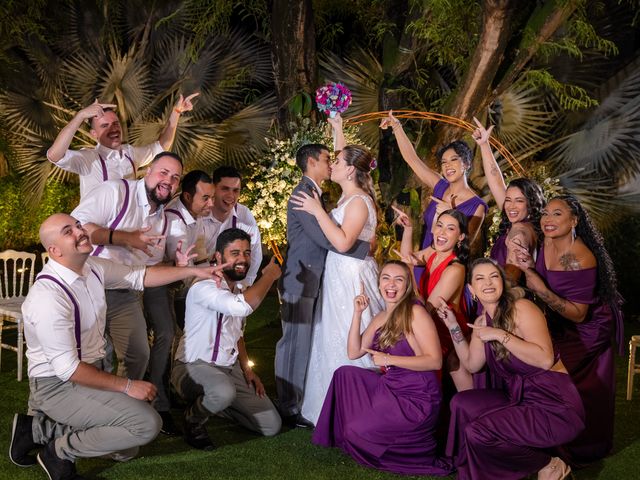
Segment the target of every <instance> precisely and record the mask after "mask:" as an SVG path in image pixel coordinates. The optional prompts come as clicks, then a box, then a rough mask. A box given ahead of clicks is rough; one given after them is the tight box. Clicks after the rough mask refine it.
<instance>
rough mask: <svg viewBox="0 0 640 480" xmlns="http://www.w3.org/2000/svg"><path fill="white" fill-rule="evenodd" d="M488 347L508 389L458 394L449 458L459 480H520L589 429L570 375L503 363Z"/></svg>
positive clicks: (514, 362)
mask: <svg viewBox="0 0 640 480" xmlns="http://www.w3.org/2000/svg"><path fill="white" fill-rule="evenodd" d="M487 320H488V324H489V325H491V319H490V318H488V319H487ZM484 347H485V355H486V358H487V368H488V369H489V371H490V372H491V373H492V375H495V376H496V377H499V378H501V379H502V380H503V381H504V383H505V385H506V389H504V390H494V389H486V390H467V391H464V392H460V393H458V394H456V396H455V397H454V398H453V400H452V402H451V422H450V424H449V437H448V441H447V451H446V453H447V455H449V456H452V457H453V458H454V461H455V466H456V468H457V469H458V477H457V478H458V479H459V480H463V479H480V478H500V479H513V480H516V479H520V478H523V477H526V476H528V475H531V474H534V473H535V472H537V471H539V470H540V469H541V468H543V467H544V466H545V465H547V464H548V463H549V461H550V460H551V454H550V453H549V449H550V448H553V447H556V446H559V445H562V444H564V443H566V442H568V441H571V440H572V439H573V438H575V437H576V435H578V434H579V432H580V431H581V430H582V429H583V428H584V421H583V419H584V410H583V408H582V402H581V400H580V396H579V394H578V392H577V390H576V388H575V386H574V385H573V383H572V381H571V378H570V377H569V375H567V374H565V373H560V372H552V371H548V370H543V369H540V368H537V367H534V366H531V365H528V364H526V363H524V362H522V361H521V360H520V359H518V358H517V357H515V356H514V355H510V356H509V357H508V358H507V359H504V360H502V361H500V360H497V359H496V358H495V355H494V353H493V350H492V348H491V346H490V343H486V344H485V346H484Z"/></svg>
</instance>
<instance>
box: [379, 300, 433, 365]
mask: <svg viewBox="0 0 640 480" xmlns="http://www.w3.org/2000/svg"><path fill="white" fill-rule="evenodd" d="M412 313H413V320H412V322H411V329H412V330H413V335H410V336H409V337H408V338H407V340H408V341H409V344H410V345H411V348H413V350H414V352H415V356H411V357H407V356H401V355H389V354H386V353H383V352H376V351H373V350H369V353H371V355H372V356H373V362H374V363H375V364H376V365H378V366H384V367H400V368H406V369H407V370H415V371H419V372H423V371H428V370H440V369H441V368H442V349H441V347H440V340H438V332H437V330H436V327H435V325H434V323H433V320H432V319H431V317H430V316H429V314H428V313H427V311H426V310H425V309H424V308H423V307H422V306H420V305H414V306H413V309H412Z"/></svg>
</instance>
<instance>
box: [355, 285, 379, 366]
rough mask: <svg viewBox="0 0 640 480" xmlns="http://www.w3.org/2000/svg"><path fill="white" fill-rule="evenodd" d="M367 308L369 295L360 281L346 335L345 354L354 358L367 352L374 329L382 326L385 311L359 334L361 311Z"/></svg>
mask: <svg viewBox="0 0 640 480" xmlns="http://www.w3.org/2000/svg"><path fill="white" fill-rule="evenodd" d="M367 308H369V297H368V296H367V294H366V293H365V291H364V283H363V282H360V293H359V294H358V295H357V296H356V297H355V298H354V299H353V316H352V317H351V326H350V327H349V333H348V336H347V356H348V357H349V359H350V360H355V359H357V358H360V357H362V356H363V355H364V354H365V353H367V349H369V348H371V345H372V344H373V337H374V335H375V333H376V330H377V329H378V328H380V327H381V326H382V323H383V322H384V317H385V315H386V312H383V313H380V314H378V315H376V316H375V317H374V318H373V320H372V321H371V323H370V324H369V326H367V328H366V329H365V331H364V332H362V334H360V324H361V320H362V312H364V311H365V310H366V309H367Z"/></svg>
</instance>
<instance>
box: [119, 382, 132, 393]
mask: <svg viewBox="0 0 640 480" xmlns="http://www.w3.org/2000/svg"><path fill="white" fill-rule="evenodd" d="M131 385H133V381H132V380H131V379H130V378H127V386H126V387H124V391H123V392H122V393H124V394H125V395H129V390H130V389H131Z"/></svg>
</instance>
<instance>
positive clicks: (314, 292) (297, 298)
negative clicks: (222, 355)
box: [275, 144, 370, 427]
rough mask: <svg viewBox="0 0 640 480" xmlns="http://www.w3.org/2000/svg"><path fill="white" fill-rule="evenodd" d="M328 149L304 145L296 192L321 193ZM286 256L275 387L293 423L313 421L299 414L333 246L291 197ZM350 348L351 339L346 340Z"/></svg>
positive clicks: (364, 248) (358, 249)
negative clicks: (316, 310) (315, 320)
mask: <svg viewBox="0 0 640 480" xmlns="http://www.w3.org/2000/svg"><path fill="white" fill-rule="evenodd" d="M330 158H331V157H330V153H329V149H328V148H327V147H326V146H324V145H320V144H309V145H304V146H302V147H300V149H299V150H298V152H297V153H296V164H297V165H298V167H299V168H300V170H302V173H303V175H304V176H303V177H302V180H301V181H300V183H299V184H298V185H297V186H296V188H294V190H293V195H295V194H297V193H298V192H305V193H306V194H308V195H316V196H320V195H322V190H321V188H320V185H321V184H322V182H324V181H325V180H328V179H329V177H330V175H331V167H330V165H329V164H330ZM287 243H288V249H287V257H286V259H285V263H284V268H283V269H282V277H281V280H280V282H281V283H280V292H281V299H282V306H281V310H280V313H281V317H282V338H281V339H280V341H279V342H278V344H277V345H276V360H275V369H276V389H277V392H278V400H279V409H280V414H281V415H282V418H283V421H284V423H285V424H288V425H289V426H292V427H295V426H298V427H312V426H313V425H312V424H311V423H310V422H309V421H307V420H306V419H305V418H303V417H302V416H301V415H300V408H301V406H302V399H303V395H304V384H305V379H306V375H307V365H308V363H309V354H310V351H311V334H312V327H313V317H314V308H315V305H316V300H317V298H318V293H319V290H320V285H321V283H322V273H323V271H324V261H325V257H326V255H327V250H333V251H335V249H334V248H333V246H332V245H331V243H330V242H329V241H328V240H327V238H326V237H325V235H324V233H323V232H322V230H321V228H320V226H319V225H318V222H317V220H316V219H315V217H314V216H313V215H311V214H309V213H307V212H303V211H301V210H295V209H294V206H293V204H292V203H291V200H289V203H288V204H287ZM369 249H370V245H369V243H368V242H363V241H360V240H358V241H357V242H356V243H355V245H354V246H353V247H352V248H351V250H349V251H348V252H346V253H343V255H347V256H351V257H355V258H359V259H364V258H365V257H366V256H367V254H368V253H369ZM345 348H346V345H345Z"/></svg>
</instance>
